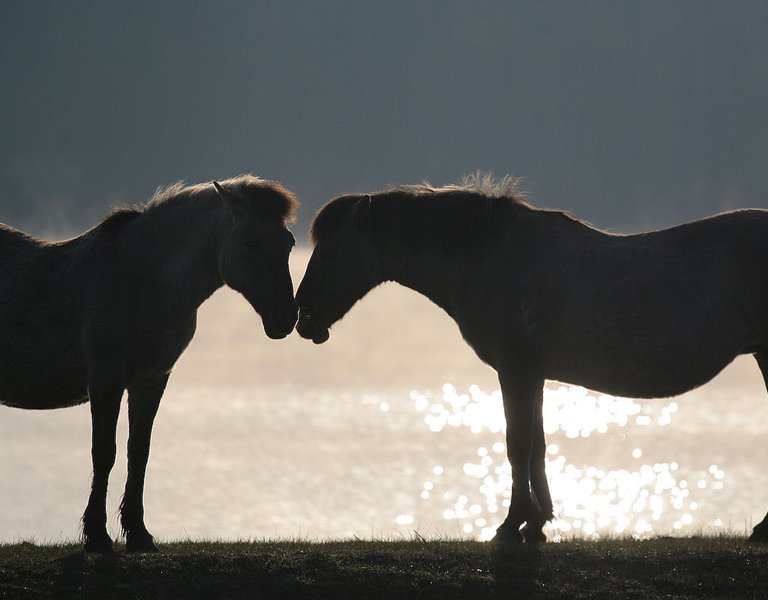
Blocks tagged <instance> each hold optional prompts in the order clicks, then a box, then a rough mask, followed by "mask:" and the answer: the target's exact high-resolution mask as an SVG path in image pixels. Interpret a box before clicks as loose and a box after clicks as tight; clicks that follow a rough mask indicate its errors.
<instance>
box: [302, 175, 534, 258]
mask: <svg viewBox="0 0 768 600" xmlns="http://www.w3.org/2000/svg"><path fill="white" fill-rule="evenodd" d="M364 198H365V195H346V196H341V197H339V198H336V199H335V200H332V201H331V202H329V203H328V204H326V205H325V206H324V207H323V208H321V209H320V211H319V212H318V213H317V215H316V216H315V219H314V221H313V222H312V227H311V230H310V237H311V240H312V242H313V243H315V244H316V243H317V241H318V240H319V239H321V238H323V237H324V236H326V235H328V233H329V232H331V231H334V230H336V229H337V228H338V227H339V226H340V225H341V224H342V222H343V220H344V219H348V218H349V215H350V214H351V210H352V207H353V206H354V205H355V204H356V203H357V202H358V201H360V200H361V199H364ZM523 207H526V208H527V207H528V204H527V202H526V201H525V199H524V194H523V192H522V191H521V189H520V180H519V179H515V178H512V177H504V178H502V179H498V180H497V179H494V177H493V176H492V175H490V174H487V173H473V174H471V175H468V176H466V177H464V179H463V180H462V181H461V183H457V184H448V185H444V186H442V187H435V186H432V185H431V184H429V183H427V182H424V183H420V184H416V185H398V186H393V187H390V188H388V189H386V190H384V191H382V192H377V193H375V194H371V204H370V210H369V212H370V218H368V219H366V222H367V224H368V225H367V226H368V229H369V230H370V232H371V233H372V234H373V235H379V236H384V235H388V236H390V237H399V238H401V239H408V240H410V241H411V242H413V241H421V242H423V243H424V244H432V245H435V244H436V245H437V246H440V247H446V248H449V247H452V248H466V247H467V245H470V246H471V245H473V244H475V243H478V242H479V241H480V239H481V238H484V237H487V236H488V235H489V234H491V233H493V232H495V231H497V230H498V229H497V228H498V226H499V225H500V224H503V222H504V220H505V217H506V215H508V214H511V212H512V211H515V210H518V209H520V208H523Z"/></svg>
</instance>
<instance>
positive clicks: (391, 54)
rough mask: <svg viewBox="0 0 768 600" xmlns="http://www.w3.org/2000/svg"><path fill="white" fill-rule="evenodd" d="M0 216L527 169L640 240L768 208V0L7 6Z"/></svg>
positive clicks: (0, 18)
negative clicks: (170, 191) (246, 190)
mask: <svg viewBox="0 0 768 600" xmlns="http://www.w3.org/2000/svg"><path fill="white" fill-rule="evenodd" d="M0 82H2V83H0V85H2V91H0V190H2V195H1V196H0V221H4V222H6V223H10V224H13V225H16V226H20V227H24V228H26V229H28V230H29V231H31V232H33V233H46V232H57V231H60V232H69V231H73V230H75V229H77V228H82V227H85V226H87V225H89V224H90V223H92V222H93V221H94V220H95V219H97V218H98V216H99V215H100V214H102V213H103V212H105V211H106V210H107V209H108V208H109V207H110V206H112V205H113V204H115V203H117V202H127V203H139V202H143V201H144V200H146V199H147V197H148V196H149V195H151V193H152V192H153V190H154V189H155V188H156V187H157V186H159V185H164V184H167V183H170V182H173V181H175V180H177V179H185V180H187V181H190V182H197V181H202V180H207V179H211V178H215V177H226V176H230V175H233V174H236V173H240V172H243V171H250V172H254V173H257V174H259V175H262V176H264V177H268V178H271V179H278V180H281V181H282V182H284V183H285V184H286V185H288V186H289V187H291V188H292V189H294V190H295V191H296V192H297V193H298V194H299V196H300V198H301V200H302V202H303V204H304V210H303V213H302V217H301V220H300V223H299V224H298V226H297V230H298V232H299V237H300V239H301V238H303V234H304V233H305V230H306V225H307V223H308V221H309V219H310V218H311V216H312V214H313V213H314V211H315V210H316V208H317V207H318V206H319V205H320V204H322V203H323V202H324V201H325V200H327V199H328V198H330V197H331V196H334V195H337V194H341V193H344V192H348V191H370V190H375V189H378V188H381V187H383V186H386V185H388V184H391V183H399V182H416V181H421V180H423V179H428V180H430V181H431V182H433V183H436V184H439V183H444V182H448V181H453V180H456V179H458V178H460V177H461V175H462V174H464V173H466V172H468V171H472V170H475V169H485V170H490V171H493V172H494V173H496V174H498V175H504V174H512V175H518V176H524V177H526V178H527V180H528V185H527V187H528V189H529V190H530V191H531V193H532V194H531V198H532V200H533V201H534V203H538V204H542V205H547V206H554V207H561V208H567V209H569V210H571V211H572V212H574V213H575V214H577V215H579V216H583V217H585V218H588V219H590V220H592V221H593V222H595V223H596V224H598V225H602V226H606V227H611V228H615V229H619V230H627V231H630V230H639V229H643V228H648V227H657V226H663V225H670V224H673V223H674V222H676V221H678V220H682V219H687V218H694V217H699V216H703V215H705V214H708V213H711V212H715V211H718V210H723V209H727V208H733V207H737V206H768V193H766V188H768V115H767V112H768V111H767V109H766V107H768V3H766V2H749V1H739V2H721V1H701V0H695V1H687V2H686V1H678V2H667V1H659V2H657V1H648V0H645V1H643V2H634V1H633V2H621V1H615V0H609V1H594V2H576V1H574V2H561V1H556V2H542V1H539V0H535V1H531V2H514V1H503V2H502V1H499V2H483V1H471V2H469V1H466V2H457V1H450V0H440V1H434V2H428V1H418V2H416V1H412V2H402V1H391V0H390V1H387V2H373V1H364V0H355V1H351V0H350V1H344V2H342V1H338V0H337V1H327V0H326V1H322V2H315V1H309V0H307V1H286V0H280V1H275V2H253V1H232V2H216V3H213V2H194V1H187V0H184V1H181V0H172V1H168V2H156V1H153V2H144V1H136V0H131V1H126V2H107V1H104V0H98V1H93V2H89V1H84V0H78V2H58V1H54V0H44V1H30V0H22V1H15V0H14V1H11V0H4V2H3V3H2V6H1V7H0Z"/></svg>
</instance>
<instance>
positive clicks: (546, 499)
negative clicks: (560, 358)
mask: <svg viewBox="0 0 768 600" xmlns="http://www.w3.org/2000/svg"><path fill="white" fill-rule="evenodd" d="M543 393H544V389H543V387H542V389H541V390H539V393H538V396H537V398H536V406H538V407H539V408H538V410H536V412H535V414H534V425H533V427H534V429H533V447H532V450H531V495H532V497H533V501H534V504H535V506H536V507H537V508H538V512H539V515H538V518H531V519H529V520H528V521H527V522H526V524H525V527H523V530H522V534H523V538H524V539H525V541H526V543H529V544H531V543H538V542H546V541H547V536H546V535H544V532H543V531H542V528H543V527H544V525H545V524H546V522H547V521H549V520H550V519H551V518H552V517H553V516H554V514H553V506H552V496H551V495H550V492H549V483H548V482H547V473H546V461H545V456H546V453H547V442H546V439H545V437H544V420H543V415H542V412H541V406H542V404H543Z"/></svg>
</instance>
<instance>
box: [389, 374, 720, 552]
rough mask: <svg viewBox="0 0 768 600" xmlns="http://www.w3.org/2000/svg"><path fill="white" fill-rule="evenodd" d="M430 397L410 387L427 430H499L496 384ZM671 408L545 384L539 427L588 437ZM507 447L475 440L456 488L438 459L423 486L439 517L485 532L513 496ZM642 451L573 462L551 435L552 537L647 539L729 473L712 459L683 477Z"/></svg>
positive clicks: (692, 509)
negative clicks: (602, 462)
mask: <svg viewBox="0 0 768 600" xmlns="http://www.w3.org/2000/svg"><path fill="white" fill-rule="evenodd" d="M430 396H431V395H430V394H426V393H421V392H417V391H413V392H411V395H410V397H411V400H412V401H413V403H414V407H415V408H416V410H417V411H419V412H421V413H425V414H424V423H425V425H426V426H427V427H428V428H429V430H430V431H433V432H440V431H442V430H444V429H446V428H466V429H468V430H469V431H471V432H472V433H474V434H480V433H486V432H491V433H495V434H502V433H503V432H504V431H505V420H504V413H503V406H502V402H501V392H500V391H498V390H497V391H493V392H491V393H490V394H488V393H485V392H483V391H482V390H480V388H479V387H478V386H476V385H473V386H470V388H469V392H468V393H466V394H462V393H459V392H458V391H457V390H456V389H455V388H454V387H453V386H452V385H450V384H446V385H444V386H443V389H442V394H441V397H440V399H439V400H433V399H431V397H430ZM677 410H678V405H677V403H676V402H674V401H669V402H666V403H664V404H660V403H655V404H653V405H651V404H641V403H638V402H636V401H635V400H631V399H628V398H618V397H613V396H608V395H604V394H603V395H593V394H591V393H589V392H588V391H587V390H585V389H584V388H581V387H577V386H566V385H558V386H556V387H554V386H547V387H546V388H545V390H544V430H545V432H546V434H547V435H548V437H550V438H552V439H562V438H563V437H564V438H565V440H566V441H567V440H568V439H574V438H590V437H591V436H593V435H601V434H610V433H615V432H616V431H620V430H621V429H622V428H627V427H635V428H648V427H652V426H656V427H664V426H666V425H669V424H670V423H671V422H672V418H673V415H674V414H675V413H676V412H677ZM623 437H624V436H622V438H623ZM606 441H610V440H606ZM505 453H506V449H505V446H504V444H503V443H501V442H494V443H492V444H491V445H490V446H480V447H479V448H477V451H476V457H475V459H474V460H470V461H468V462H466V463H464V464H463V466H462V467H461V471H462V472H461V474H460V476H463V480H464V481H465V482H467V481H469V482H474V484H473V485H471V486H469V487H465V486H462V487H461V490H462V493H457V492H456V489H455V488H456V486H455V485H452V481H455V480H452V479H451V477H449V475H451V474H450V473H448V472H447V467H445V466H442V465H441V466H435V467H434V468H433V469H432V476H431V477H429V478H428V479H427V480H426V481H425V482H424V485H423V487H422V490H421V491H420V497H421V499H422V501H423V502H433V503H435V502H436V503H439V504H440V505H441V506H442V511H441V514H442V516H443V518H444V519H446V520H455V521H456V524H457V526H458V529H459V530H460V531H461V532H462V533H464V534H469V535H473V536H475V537H477V538H479V539H483V540H485V539H490V538H491V537H493V534H494V532H495V530H496V527H497V526H498V525H499V524H500V523H501V522H502V521H503V519H504V517H505V516H506V512H507V509H508V507H509V503H510V500H509V499H510V490H511V483H512V481H511V469H510V466H509V462H508V461H507V459H506V454H505ZM643 454H644V452H643V449H642V448H634V449H633V450H631V451H628V452H627V453H626V457H625V458H624V459H622V462H623V463H625V464H626V465H627V468H621V469H606V468H601V467H599V466H595V465H588V464H573V463H571V462H569V461H568V459H567V457H566V456H565V455H563V454H562V451H561V447H560V445H558V444H557V443H549V445H548V446H547V458H546V470H547V477H548V480H549V483H550V491H551V494H552V499H553V502H554V506H555V515H556V518H555V519H554V520H553V522H551V523H550V524H549V525H548V530H549V531H548V533H549V534H550V536H551V537H553V538H554V539H555V540H559V539H562V537H563V536H564V535H565V536H571V535H574V534H575V535H582V536H587V537H599V536H600V535H605V534H631V535H633V536H635V537H645V536H648V535H649V534H651V533H654V532H658V531H662V532H665V533H669V532H671V531H670V529H671V530H673V531H677V530H681V529H683V528H684V527H687V526H691V525H692V524H694V522H695V519H694V515H695V514H696V511H697V509H698V507H699V501H698V500H696V499H695V497H696V493H697V492H698V491H700V490H706V489H712V490H721V489H722V488H723V480H724V478H725V473H724V471H723V470H722V469H720V468H719V467H718V466H717V465H710V466H709V467H708V468H705V469H698V468H694V469H688V470H687V471H686V472H689V473H692V474H693V476H694V478H695V479H693V480H690V481H689V479H687V478H685V477H682V476H680V475H679V472H680V470H681V467H680V465H679V464H678V463H677V462H674V461H672V462H656V463H651V462H645V461H643V460H642V459H643ZM467 490H469V493H467ZM398 519H399V517H398ZM400 522H401V521H398V523H400ZM659 524H662V526H661V527H659ZM708 525H710V526H713V527H720V526H721V525H722V522H721V521H720V520H719V519H716V520H715V521H713V522H711V523H709V524H708Z"/></svg>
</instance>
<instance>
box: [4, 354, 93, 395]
mask: <svg viewBox="0 0 768 600" xmlns="http://www.w3.org/2000/svg"><path fill="white" fill-rule="evenodd" d="M13 350H14V349H10V348H8V347H5V348H2V349H0V404H4V405H6V406H12V407H16V408H26V409H34V410H46V409H53V408H65V407H68V406H74V405H76V404H82V403H83V402H86V401H87V400H88V384H87V375H86V368H85V364H84V361H83V359H82V355H81V353H80V352H79V351H75V350H74V349H71V348H68V349H64V348H57V349H55V350H53V349H51V350H49V351H38V352H30V349H29V348H25V349H24V351H20V349H19V348H16V349H15V350H16V351H15V352H14V351H13Z"/></svg>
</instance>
